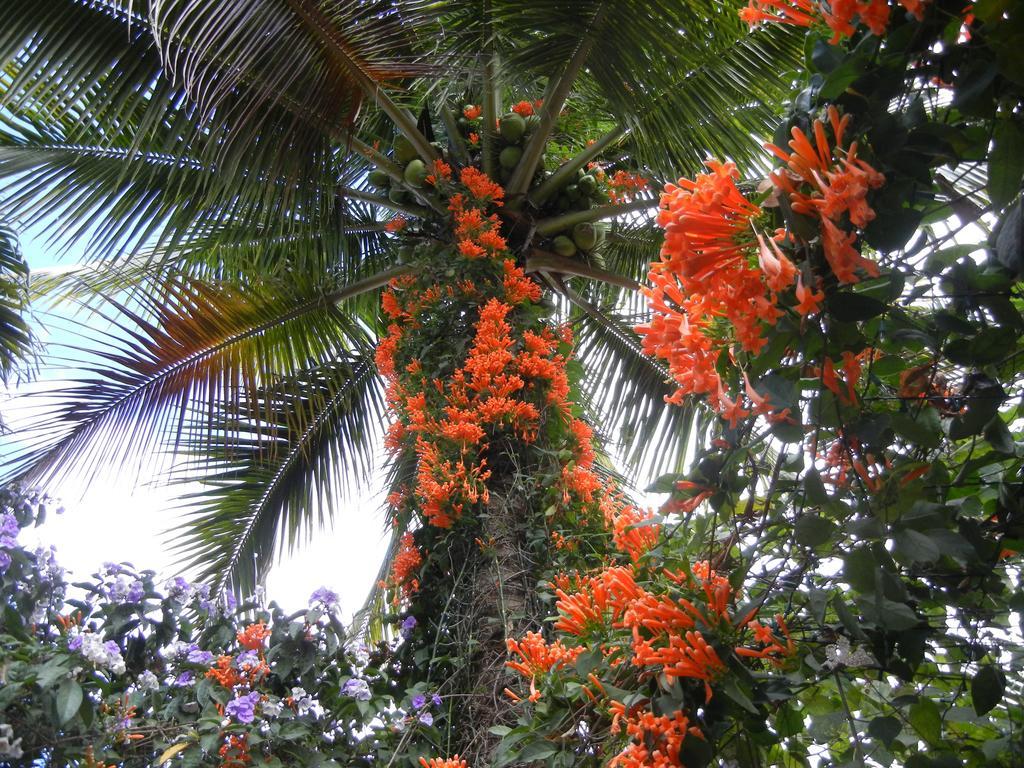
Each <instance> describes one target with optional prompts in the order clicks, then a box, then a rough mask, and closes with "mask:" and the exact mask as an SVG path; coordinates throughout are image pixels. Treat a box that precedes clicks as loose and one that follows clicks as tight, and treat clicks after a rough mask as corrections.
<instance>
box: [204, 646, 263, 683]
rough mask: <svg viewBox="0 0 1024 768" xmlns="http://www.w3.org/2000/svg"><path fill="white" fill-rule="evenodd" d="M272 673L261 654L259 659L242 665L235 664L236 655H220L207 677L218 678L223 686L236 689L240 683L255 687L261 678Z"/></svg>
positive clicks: (208, 671)
mask: <svg viewBox="0 0 1024 768" xmlns="http://www.w3.org/2000/svg"><path fill="white" fill-rule="evenodd" d="M269 673H270V667H269V666H267V663H266V661H265V660H264V659H263V656H262V654H260V657H259V660H258V661H255V662H246V663H243V664H242V665H241V666H237V665H235V657H234V656H230V655H223V656H218V657H217V661H215V662H214V664H213V666H212V667H210V668H209V669H208V670H207V671H206V677H207V678H209V679H210V680H216V681H217V683H218V684H219V685H220V686H221V687H222V688H227V689H228V690H232V689H234V688H235V687H236V686H239V685H246V686H248V687H249V688H253V687H254V686H256V684H257V683H258V682H259V681H260V679H261V678H262V677H263V676H264V675H267V674H269Z"/></svg>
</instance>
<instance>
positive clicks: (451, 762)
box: [420, 755, 469, 768]
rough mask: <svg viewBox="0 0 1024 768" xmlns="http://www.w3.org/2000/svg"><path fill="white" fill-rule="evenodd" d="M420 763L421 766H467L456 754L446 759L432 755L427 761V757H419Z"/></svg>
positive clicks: (429, 767) (447, 767) (426, 767)
mask: <svg viewBox="0 0 1024 768" xmlns="http://www.w3.org/2000/svg"><path fill="white" fill-rule="evenodd" d="M420 765H421V766H422V768H469V765H468V764H467V763H466V761H465V760H460V759H459V756H458V755H455V756H454V757H450V758H448V759H447V760H445V759H442V758H440V757H432V758H430V760H429V761H428V760H427V758H425V757H421V758H420Z"/></svg>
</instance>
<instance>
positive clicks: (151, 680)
mask: <svg viewBox="0 0 1024 768" xmlns="http://www.w3.org/2000/svg"><path fill="white" fill-rule="evenodd" d="M136 685H137V686H138V688H139V690H140V691H155V690H157V689H158V688H159V687H160V681H159V680H158V679H157V676H156V675H154V674H153V673H152V672H150V671H149V670H148V669H144V670H143V671H142V673H141V674H140V675H139V679H138V681H137V682H136Z"/></svg>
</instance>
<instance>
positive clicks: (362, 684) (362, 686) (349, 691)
mask: <svg viewBox="0 0 1024 768" xmlns="http://www.w3.org/2000/svg"><path fill="white" fill-rule="evenodd" d="M341 695H342V696H351V697H352V698H353V699H355V700H356V701H369V700H370V698H371V696H372V694H371V693H370V686H369V685H368V684H367V682H366V681H365V680H360V679H359V678H358V677H353V678H351V679H349V680H346V681H345V684H344V685H343V686H341Z"/></svg>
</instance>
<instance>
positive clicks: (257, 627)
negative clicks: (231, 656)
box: [238, 621, 270, 651]
mask: <svg viewBox="0 0 1024 768" xmlns="http://www.w3.org/2000/svg"><path fill="white" fill-rule="evenodd" d="M268 637H270V628H269V627H268V626H267V625H266V624H264V623H263V622H262V621H260V622H257V623H255V624H250V625H249V626H247V627H245V628H244V629H241V630H239V631H238V642H239V643H240V644H241V645H242V647H243V648H247V649H249V650H250V651H258V650H260V649H262V648H263V641H264V640H266V639H267V638H268Z"/></svg>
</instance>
